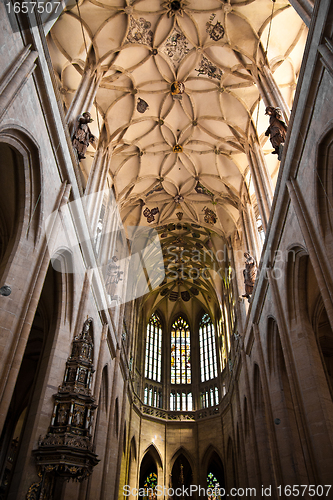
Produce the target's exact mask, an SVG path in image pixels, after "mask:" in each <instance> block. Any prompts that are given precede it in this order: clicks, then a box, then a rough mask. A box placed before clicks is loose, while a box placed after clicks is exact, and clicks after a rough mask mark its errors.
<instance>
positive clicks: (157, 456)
mask: <svg viewBox="0 0 333 500" xmlns="http://www.w3.org/2000/svg"><path fill="white" fill-rule="evenodd" d="M147 454H150V455H152V457H153V458H154V460H155V461H156V464H157V465H158V467H160V468H161V469H163V465H162V463H163V462H162V457H161V454H160V452H159V450H158V449H157V448H156V446H155V445H154V444H153V443H152V444H150V445H149V446H148V447H147V448H146V449H145V451H144V452H143V454H142V458H141V464H142V461H143V459H144V457H145V456H146V455H147Z"/></svg>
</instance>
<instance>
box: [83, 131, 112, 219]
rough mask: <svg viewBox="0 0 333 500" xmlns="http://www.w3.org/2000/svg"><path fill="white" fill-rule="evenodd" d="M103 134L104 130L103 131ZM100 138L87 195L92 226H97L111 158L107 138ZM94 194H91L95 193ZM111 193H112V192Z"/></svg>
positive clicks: (86, 191) (88, 212)
mask: <svg viewBox="0 0 333 500" xmlns="http://www.w3.org/2000/svg"><path fill="white" fill-rule="evenodd" d="M101 134H102V135H103V132H102V133H101ZM102 135H101V138H100V142H99V145H98V147H97V152H96V154H95V158H94V161H93V164H92V167H91V170H90V174H89V178H88V182H87V187H86V190H85V195H86V196H88V198H87V214H88V217H89V221H90V225H91V228H92V229H93V228H95V227H96V226H97V223H98V219H99V216H100V212H101V206H102V202H103V195H104V190H105V189H106V181H107V174H108V169H109V164H110V160H111V154H110V151H109V150H108V148H107V145H106V140H105V138H103V139H102ZM93 194H94V196H91V195H93ZM110 194H111V193H110Z"/></svg>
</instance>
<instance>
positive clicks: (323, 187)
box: [314, 123, 333, 242]
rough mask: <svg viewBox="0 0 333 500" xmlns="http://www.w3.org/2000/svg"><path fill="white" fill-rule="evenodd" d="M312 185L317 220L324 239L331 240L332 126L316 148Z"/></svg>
mask: <svg viewBox="0 0 333 500" xmlns="http://www.w3.org/2000/svg"><path fill="white" fill-rule="evenodd" d="M314 185H315V186H317V200H316V202H317V220H318V226H319V228H320V231H321V234H322V236H323V237H324V240H327V242H328V241H332V232H333V127H332V123H330V124H329V129H328V131H326V133H325V135H324V137H323V138H322V140H321V141H320V143H319V146H318V149H317V168H316V169H315V179H314Z"/></svg>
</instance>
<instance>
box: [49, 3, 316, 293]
mask: <svg viewBox="0 0 333 500" xmlns="http://www.w3.org/2000/svg"><path fill="white" fill-rule="evenodd" d="M305 37H306V30H305V28H304V25H303V24H302V21H301V19H300V18H299V16H298V15H297V14H296V12H295V11H294V9H293V8H292V7H291V6H290V4H289V3H288V1H286V0H277V1H276V2H272V0H245V1H239V0H231V1H228V2H225V1H222V0H179V1H171V0H167V1H165V0H133V1H130V0H127V1H125V0H103V1H98V0H80V1H79V2H78V5H74V6H73V5H72V6H69V7H68V8H67V11H65V12H64V13H63V14H62V16H61V17H60V18H59V19H58V21H57V22H56V23H55V25H54V27H53V28H52V30H51V32H50V34H49V37H48V43H49V49H50V53H51V57H52V62H53V66H54V69H55V73H56V76H57V78H58V82H59V88H60V91H61V94H62V96H63V100H64V105H65V108H66V109H68V107H69V106H70V103H71V100H72V99H73V96H74V94H75V91H76V89H77V88H78V85H79V83H80V80H81V78H82V73H83V71H84V68H85V64H86V58H87V53H89V54H90V56H91V54H92V53H93V59H94V64H95V67H96V68H98V71H99V73H100V75H101V80H100V84H99V88H98V91H97V94H96V98H95V101H94V106H93V109H92V115H93V117H94V123H93V126H92V130H93V133H94V134H95V135H97V136H98V135H99V134H100V131H101V130H102V128H103V126H105V130H106V134H107V143H108V145H109V148H110V150H112V159H111V162H110V166H109V182H110V183H112V184H113V186H114V191H115V194H116V200H117V202H118V206H119V208H120V213H121V217H122V220H123V222H124V224H125V225H131V226H135V225H151V226H153V227H154V226H155V227H161V225H166V224H169V223H170V222H171V223H175V224H179V223H180V221H181V223H182V224H184V223H185V224H196V225H198V226H200V227H201V228H203V230H204V228H206V229H209V230H212V231H213V232H214V234H219V235H220V236H221V237H222V239H223V240H225V239H226V238H228V237H230V236H232V235H233V234H234V233H235V231H236V230H237V229H239V209H240V208H241V206H242V204H243V203H244V200H248V199H250V198H251V195H252V194H253V186H252V183H251V175H250V172H249V165H248V158H247V154H246V153H247V151H248V148H249V143H250V135H251V134H252V135H253V134H254V135H255V136H256V132H255V131H256V130H257V131H258V135H257V136H256V137H258V140H259V142H260V144H261V146H262V147H263V150H264V153H265V157H266V161H267V166H268V170H269V172H270V174H271V176H272V179H273V183H274V181H275V180H276V176H277V172H278V165H279V163H278V162H277V159H276V157H274V156H273V155H271V154H270V152H271V151H272V149H271V145H270V143H269V142H267V138H265V136H264V131H265V129H266V128H267V126H268V120H267V117H266V116H265V115H264V111H265V106H264V104H263V102H261V104H260V105H259V111H258V102H259V92H258V88H257V86H256V84H255V77H254V75H256V74H257V72H258V68H259V67H260V66H261V65H262V64H269V65H270V67H271V70H272V72H273V74H274V78H275V80H276V82H277V83H278V85H279V87H280V90H281V92H282V94H283V96H284V98H285V100H286V102H287V105H288V106H289V107H291V106H292V101H293V94H294V89H295V85H296V81H297V77H298V74H299V70H300V64H301V58H302V54H303V50H304V44H305ZM266 49H267V52H266ZM89 151H90V153H89V155H88V158H87V160H85V161H82V162H81V167H82V169H83V170H84V172H85V174H86V175H88V173H89V170H90V167H91V164H92V160H93V156H94V154H95V152H94V150H93V149H90V150H89ZM161 232H163V230H162V231H161ZM185 232H186V231H185ZM185 239H186V238H185ZM186 241H187V240H186ZM187 243H188V244H190V242H187ZM200 293H201V292H200Z"/></svg>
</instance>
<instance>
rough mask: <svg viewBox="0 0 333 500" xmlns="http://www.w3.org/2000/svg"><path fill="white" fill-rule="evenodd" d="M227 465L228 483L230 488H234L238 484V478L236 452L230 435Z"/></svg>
mask: <svg viewBox="0 0 333 500" xmlns="http://www.w3.org/2000/svg"><path fill="white" fill-rule="evenodd" d="M226 456H227V460H226V462H227V466H226V484H227V488H228V490H230V489H231V488H234V487H235V486H236V484H237V479H236V466H235V453H234V444H233V441H232V439H231V437H230V436H229V439H228V444H227V455H226Z"/></svg>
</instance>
